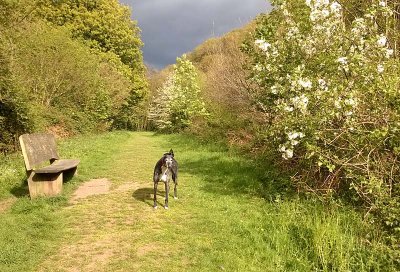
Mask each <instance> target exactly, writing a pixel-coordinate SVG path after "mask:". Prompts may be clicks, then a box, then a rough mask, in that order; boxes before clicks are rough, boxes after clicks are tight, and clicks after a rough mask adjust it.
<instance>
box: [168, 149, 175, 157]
mask: <svg viewBox="0 0 400 272" xmlns="http://www.w3.org/2000/svg"><path fill="white" fill-rule="evenodd" d="M169 154H171V156H172V157H173V156H174V151H173V150H172V149H171V150H170V151H169Z"/></svg>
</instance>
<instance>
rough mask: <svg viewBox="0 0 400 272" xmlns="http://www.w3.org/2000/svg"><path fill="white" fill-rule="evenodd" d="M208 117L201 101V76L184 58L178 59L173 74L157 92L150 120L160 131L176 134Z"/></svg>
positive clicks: (150, 111) (150, 112)
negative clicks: (199, 118)
mask: <svg viewBox="0 0 400 272" xmlns="http://www.w3.org/2000/svg"><path fill="white" fill-rule="evenodd" d="M201 115H206V109H205V105H204V102H202V100H201V97H200V87H199V85H198V75H197V72H196V68H195V67H194V66H193V64H192V63H191V62H190V61H189V60H188V59H187V58H186V55H183V56H182V58H177V61H176V64H175V65H174V71H173V74H172V75H171V76H170V77H168V79H167V80H166V82H165V83H164V85H163V86H162V87H161V88H160V89H159V90H158V92H157V97H156V98H154V101H153V103H152V105H151V107H150V110H149V120H150V121H152V123H153V125H154V126H155V127H156V128H157V129H158V130H163V131H176V130H180V129H184V128H186V127H187V126H189V125H190V124H191V122H192V119H193V118H195V117H196V116H201Z"/></svg>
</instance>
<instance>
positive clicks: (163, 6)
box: [121, 0, 270, 68]
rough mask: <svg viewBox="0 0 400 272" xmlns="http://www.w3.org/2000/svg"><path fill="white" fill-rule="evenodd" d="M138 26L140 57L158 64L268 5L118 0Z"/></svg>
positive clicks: (244, 0) (261, 0)
mask: <svg viewBox="0 0 400 272" xmlns="http://www.w3.org/2000/svg"><path fill="white" fill-rule="evenodd" d="M121 2H122V3H123V4H126V5H128V6H130V7H131V8H132V11H133V19H135V20H137V21H138V23H139V27H140V29H141V30H142V40H143V41H144V43H145V46H144V48H143V54H144V60H145V62H146V63H147V64H149V65H150V66H153V67H156V68H162V67H164V66H165V65H168V64H171V63H174V62H175V60H176V57H179V56H181V55H182V54H183V53H186V52H189V51H191V50H193V48H195V47H196V46H197V45H199V44H200V43H202V42H203V41H205V40H206V39H208V38H211V37H212V36H213V35H215V36H220V35H222V34H224V33H226V32H229V31H230V30H232V29H233V28H237V27H240V26H242V25H244V24H245V23H247V22H249V21H250V20H251V19H253V18H254V17H255V16H256V15H257V14H259V13H261V12H266V11H268V10H269V9H270V5H269V4H268V3H267V1H265V0H203V1H195V0H121Z"/></svg>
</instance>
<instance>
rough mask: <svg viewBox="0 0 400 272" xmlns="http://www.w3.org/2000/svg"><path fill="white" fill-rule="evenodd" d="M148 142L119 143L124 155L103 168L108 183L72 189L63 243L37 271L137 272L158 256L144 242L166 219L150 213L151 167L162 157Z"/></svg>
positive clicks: (156, 248)
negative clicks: (106, 169) (144, 262)
mask: <svg viewBox="0 0 400 272" xmlns="http://www.w3.org/2000/svg"><path fill="white" fill-rule="evenodd" d="M153 141H154V140H151V138H150V137H136V138H132V139H131V141H129V142H126V143H124V146H125V147H124V150H125V151H124V152H123V153H121V154H115V158H114V159H113V161H115V162H118V163H116V164H115V165H110V167H109V173H110V176H111V177H112V178H110V177H104V178H99V179H95V180H91V181H88V182H86V183H84V184H82V185H81V186H80V187H79V188H78V190H77V191H76V192H75V193H74V194H73V196H72V197H71V199H70V204H71V205H70V206H69V207H68V208H66V209H65V210H63V211H61V213H63V215H62V216H65V217H67V218H68V225H67V226H66V232H65V235H64V236H65V240H64V242H63V243H62V245H61V246H60V248H59V249H58V250H57V251H56V252H54V254H53V255H52V256H49V257H48V258H47V259H46V260H45V261H44V262H43V263H42V264H41V265H40V266H39V269H38V271H138V269H139V270H140V271H142V267H143V261H138V260H139V259H140V260H144V259H147V258H153V257H151V256H155V255H159V254H160V252H161V255H162V254H164V253H163V251H164V250H163V247H164V246H163V245H162V244H163V242H162V241H157V242H148V241H146V240H147V239H148V238H150V239H152V236H154V233H157V232H158V231H160V229H159V224H158V223H157V221H158V220H160V216H161V217H164V216H167V217H168V214H166V212H165V211H164V210H162V209H161V210H160V211H157V212H156V213H155V211H154V210H153V208H152V207H151V205H152V201H151V198H152V183H151V175H152V169H153V163H155V162H156V161H157V159H158V157H159V156H160V154H162V153H163V152H164V150H162V148H160V147H159V145H157V143H154V142H153ZM121 162H122V163H121ZM161 194H162V192H160V200H162V197H163V196H161ZM152 232H153V234H152ZM149 235H150V236H149ZM170 248H171V247H170ZM135 259H136V261H135ZM160 267H162V266H160Z"/></svg>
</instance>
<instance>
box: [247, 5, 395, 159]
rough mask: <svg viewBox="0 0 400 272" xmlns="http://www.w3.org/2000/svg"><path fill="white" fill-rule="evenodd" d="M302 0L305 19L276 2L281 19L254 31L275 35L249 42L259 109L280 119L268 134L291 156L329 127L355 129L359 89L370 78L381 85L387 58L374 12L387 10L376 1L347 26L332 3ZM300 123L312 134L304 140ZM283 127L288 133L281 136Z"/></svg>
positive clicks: (286, 156)
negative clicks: (260, 89) (259, 90)
mask: <svg viewBox="0 0 400 272" xmlns="http://www.w3.org/2000/svg"><path fill="white" fill-rule="evenodd" d="M304 1H305V2H304V5H305V7H306V10H307V12H308V18H306V20H304V18H303V17H301V16H298V14H296V11H295V9H294V7H293V6H292V3H291V2H290V1H285V0H284V1H281V3H280V4H279V5H278V7H277V10H279V11H280V12H281V14H282V15H283V19H282V21H281V22H280V24H279V25H273V23H271V25H270V26H268V27H269V28H268V29H269V31H265V32H263V31H260V32H259V33H271V32H270V29H271V27H272V28H273V27H275V28H276V29H279V34H277V35H276V36H274V35H267V34H261V35H258V36H256V38H255V40H254V47H255V56H256V57H255V58H254V59H255V62H254V66H253V79H254V81H255V82H256V83H258V84H259V85H260V86H262V87H263V89H264V90H265V92H263V93H262V96H263V98H262V99H260V101H265V102H264V103H265V104H264V105H262V108H264V109H267V111H268V112H270V113H272V115H270V116H274V118H275V119H276V120H279V122H276V123H274V122H272V123H273V125H272V128H270V129H269V131H268V134H270V135H271V136H272V138H273V139H276V140H277V141H279V142H280V144H279V151H280V152H281V154H282V157H283V158H284V159H290V158H292V157H293V156H294V153H295V152H296V148H297V147H298V146H300V145H301V144H302V143H303V144H306V143H308V144H307V146H310V144H309V143H310V142H313V143H315V141H316V140H317V141H318V139H320V136H318V135H321V131H326V129H327V126H330V125H331V124H334V123H341V124H344V125H346V126H348V128H351V129H354V124H353V123H355V122H357V116H358V114H357V113H358V112H359V111H360V110H361V108H360V105H361V104H362V103H361V100H360V99H361V97H363V96H365V89H368V88H369V86H370V85H371V82H377V83H376V84H378V85H379V84H380V83H379V82H378V81H377V78H379V76H381V77H382V76H383V74H384V73H385V71H386V70H387V65H388V64H387V63H388V61H389V60H390V59H391V58H392V56H393V49H391V48H390V46H389V42H388V37H387V36H386V35H385V34H384V33H383V32H380V30H379V28H377V27H376V18H375V16H376V14H377V11H379V12H380V13H381V14H386V15H390V14H391V13H390V8H389V7H388V6H387V5H386V2H384V1H378V4H377V5H374V7H375V9H373V8H371V9H370V10H369V12H367V13H366V14H364V16H362V17H360V18H356V19H355V20H354V21H353V23H352V24H351V28H350V29H349V28H347V27H346V25H345V23H344V22H345V20H344V17H343V16H344V15H343V7H342V6H341V5H340V4H339V3H338V2H337V1H334V0H333V1H332V0H304ZM309 26H310V27H309ZM282 30H284V31H282ZM276 33H278V31H276ZM374 84H375V83H374ZM363 92H364V93H363ZM260 103H262V102H260ZM304 128H307V131H311V132H312V133H307V137H305V136H304V135H305V133H304V131H303V129H304ZM282 130H285V131H292V132H291V133H289V134H284V135H286V136H285V137H283V138H282V136H280V135H282V134H281V133H280V131H282ZM301 131H303V132H301ZM328 131H330V130H328ZM332 131H333V130H332ZM296 133H297V134H296ZM336 136H337V135H334V134H332V137H333V139H336V138H335V137H336ZM293 137H294V138H293ZM282 143H283V144H282ZM302 150H304V149H302ZM303 156H305V157H309V156H308V155H306V154H303Z"/></svg>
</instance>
